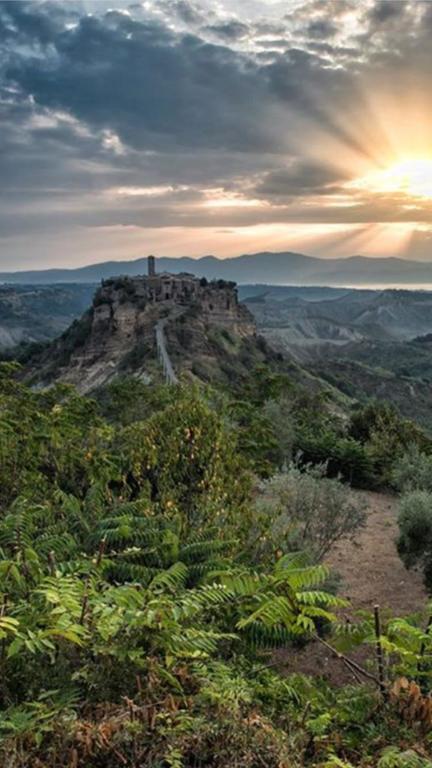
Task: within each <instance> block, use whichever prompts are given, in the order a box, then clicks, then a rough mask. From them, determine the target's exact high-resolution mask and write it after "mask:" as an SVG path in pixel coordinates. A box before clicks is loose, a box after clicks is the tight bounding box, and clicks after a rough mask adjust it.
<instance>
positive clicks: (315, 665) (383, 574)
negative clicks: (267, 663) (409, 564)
mask: <svg viewBox="0 0 432 768" xmlns="http://www.w3.org/2000/svg"><path fill="white" fill-rule="evenodd" d="M358 496H359V497H361V498H362V499H363V500H364V502H365V503H366V505H367V522H366V526H365V528H364V529H363V530H362V531H361V532H360V533H359V534H358V535H357V536H356V539H355V541H353V542H352V541H341V542H340V543H338V544H336V545H335V546H334V547H333V549H332V551H331V553H330V555H329V556H328V558H327V560H326V563H327V565H329V566H331V568H332V569H334V570H335V571H337V572H338V573H339V574H340V577H341V583H340V586H339V595H340V596H341V597H346V598H347V599H349V601H350V608H349V610H347V611H344V612H343V613H344V615H346V616H348V615H350V614H352V613H354V612H355V611H358V610H367V611H371V610H372V609H373V606H374V605H375V603H377V604H379V605H380V607H381V609H382V610H383V611H386V610H387V611H388V610H390V611H391V612H392V613H393V614H394V615H398V616H402V615H404V614H407V613H414V612H416V611H421V610H424V608H425V604H426V600H427V595H426V592H425V589H424V587H423V583H422V578H421V574H420V573H418V572H416V571H413V570H411V571H408V570H407V569H406V568H405V567H404V565H403V563H402V562H401V560H400V558H399V555H398V553H397V549H396V538H397V534H398V526H397V507H398V503H397V499H396V498H395V497H392V496H388V495H385V494H379V493H372V492H358ZM350 655H351V656H352V658H355V659H356V660H357V661H360V662H361V663H365V662H366V661H367V655H368V651H367V649H365V648H362V649H359V650H357V651H356V652H355V653H354V654H350ZM277 657H279V658H280V659H281V662H282V663H283V665H284V669H285V671H286V672H287V673H290V672H294V671H295V672H303V673H306V674H311V675H317V676H318V675H323V676H325V677H326V678H327V679H329V680H330V681H331V682H333V683H335V684H343V683H347V682H354V679H353V678H352V677H351V676H350V674H349V672H347V670H346V669H345V667H344V666H343V665H342V664H341V662H340V661H339V660H337V659H335V658H334V657H333V656H331V655H330V654H329V653H328V652H327V651H326V649H325V648H323V647H322V646H321V645H319V644H318V643H310V644H309V645H308V646H307V648H305V649H304V650H301V651H296V652H294V653H293V652H292V651H282V650H281V651H279V652H278V654H277Z"/></svg>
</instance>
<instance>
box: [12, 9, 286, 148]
mask: <svg viewBox="0 0 432 768" xmlns="http://www.w3.org/2000/svg"><path fill="white" fill-rule="evenodd" d="M7 74H8V76H9V78H10V79H11V80H12V81H14V82H15V83H16V84H18V86H19V87H20V88H22V89H23V90H24V91H25V92H26V93H29V94H32V95H33V97H34V99H35V100H36V102H37V103H38V104H40V105H42V106H44V107H49V108H50V109H54V110H59V109H61V110H67V111H70V112H72V113H73V114H74V115H75V116H76V117H77V118H78V119H80V120H83V121H85V122H86V123H87V124H89V125H92V126H93V127H94V128H96V129H101V128H104V127H105V128H107V127H109V128H110V129H111V130H113V131H115V132H116V133H117V134H118V136H119V137H120V139H121V140H122V141H124V142H125V143H126V144H128V145H131V146H133V147H135V148H140V149H145V148H160V147H166V146H168V144H169V143H171V144H175V145H177V146H178V145H181V146H202V147H205V146H213V147H219V148H220V149H228V148H240V146H241V147H242V148H244V149H250V150H254V151H257V150H259V149H263V148H264V147H265V145H267V146H268V145H270V143H271V141H273V140H274V138H275V135H276V134H275V133H274V132H272V131H270V130H269V126H268V125H267V124H266V121H265V119H264V118H265V112H266V110H270V109H271V103H270V100H269V98H268V96H267V94H266V91H265V83H264V81H263V79H262V78H261V77H260V76H259V72H257V68H256V65H254V64H253V63H252V62H250V61H248V60H247V59H245V57H242V56H240V55H239V54H238V53H236V52H234V51H232V50H230V49H229V48H227V47H223V46H217V45H210V44H208V43H203V41H202V40H201V39H199V38H198V37H195V36H192V35H188V36H175V35H174V34H172V33H171V32H170V31H169V30H167V29H166V28H163V27H162V26H160V25H156V24H155V23H144V22H136V21H134V20H132V19H131V18H129V17H127V16H124V15H122V14H116V13H110V14H106V16H105V17H104V18H103V19H98V18H96V17H85V18H82V19H81V20H80V22H79V24H78V25H77V26H76V27H75V28H74V29H71V30H69V31H68V32H63V33H62V34H61V35H59V37H58V39H57V41H56V50H55V52H54V53H53V54H51V53H47V55H46V57H45V58H41V57H34V58H31V57H28V56H26V57H22V58H21V60H20V61H16V62H14V63H12V64H11V66H10V67H9V68H8V70H7ZM251 103H254V114H253V119H251V116H250V111H249V108H248V107H249V105H250V104H251ZM272 134H273V135H272Z"/></svg>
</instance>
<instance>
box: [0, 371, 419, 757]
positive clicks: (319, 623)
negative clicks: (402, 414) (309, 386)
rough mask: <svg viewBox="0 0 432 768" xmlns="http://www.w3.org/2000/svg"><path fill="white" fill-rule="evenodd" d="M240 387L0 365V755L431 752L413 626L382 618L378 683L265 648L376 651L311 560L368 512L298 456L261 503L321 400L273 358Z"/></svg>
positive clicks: (364, 625) (368, 632)
mask: <svg viewBox="0 0 432 768" xmlns="http://www.w3.org/2000/svg"><path fill="white" fill-rule="evenodd" d="M242 386H243V385H242ZM240 395H243V397H241V396H240ZM236 396H239V397H238V399H236V400H232V399H230V398H229V397H227V396H226V395H224V394H221V393H217V392H214V391H211V390H206V389H203V388H201V389H199V390H198V389H194V388H193V387H188V388H187V389H186V388H182V387H179V388H177V387H176V388H174V387H172V388H168V387H155V388H152V387H146V386H145V385H144V384H142V383H141V382H139V381H136V380H132V381H131V380H128V379H124V380H119V381H117V382H115V383H113V384H111V385H110V386H109V387H107V388H106V389H105V390H104V392H101V393H99V394H98V399H97V400H95V399H89V398H84V397H81V396H79V395H78V394H77V393H76V391H74V390H73V389H72V388H71V387H69V386H65V385H57V386H55V387H52V388H51V389H48V390H44V391H34V390H31V389H29V388H28V387H27V386H26V385H25V384H23V383H20V381H19V379H17V375H16V368H15V366H13V365H11V364H3V365H2V366H1V367H0V574H1V583H0V764H2V765H6V766H8V768H28V767H29V766H35V768H42V766H43V768H58V766H60V765H61V766H68V767H69V766H70V767H71V768H102V766H103V768H118V766H130V768H196V767H197V766H209V767H212V768H225V767H226V766H231V765H232V766H238V767H239V768H243V767H244V768H259V766H267V767H268V768H302V767H303V766H321V767H322V768H324V766H350V765H351V766H355V768H360V767H361V768H368V767H369V766H372V765H378V766H380V768H386V766H390V765H393V766H398V765H404V766H408V765H410V764H412V765H413V766H419V768H420V767H421V768H430V766H431V765H432V763H431V762H430V760H429V759H428V755H429V752H430V749H429V746H430V745H429V746H428V744H429V737H428V735H427V731H428V728H429V727H430V724H431V722H432V708H431V709H430V710H429V709H428V706H429V704H428V702H430V699H429V698H428V696H427V691H429V689H430V683H431V682H432V677H431V673H432V669H431V663H430V656H431V654H432V638H431V637H430V636H429V633H428V632H427V631H425V630H424V629H422V628H421V627H422V626H423V624H422V623H421V621H414V620H411V619H408V620H406V619H404V620H401V619H392V618H391V617H390V618H389V619H387V618H386V619H385V621H384V622H383V632H382V637H381V647H382V649H383V653H384V654H386V655H388V659H390V658H391V659H392V664H391V666H390V665H389V666H388V667H387V668H386V671H385V680H384V681H383V680H381V679H377V677H376V675H377V673H376V672H375V670H374V668H373V667H372V668H371V669H370V670H369V672H368V671H367V670H363V671H360V673H359V674H361V675H363V677H362V679H363V680H364V684H363V683H360V682H359V683H358V685H355V686H350V687H348V688H347V687H341V688H331V687H330V686H329V685H328V684H327V683H325V682H323V681H322V680H319V679H318V680H314V679H311V678H309V677H307V676H306V675H300V674H295V673H294V674H290V675H289V676H283V675H282V674H280V671H279V669H278V665H277V662H275V661H274V658H273V657H272V655H271V653H272V650H273V649H274V648H280V647H285V648H286V649H290V648H291V649H292V648H293V647H294V646H297V645H298V644H299V643H302V644H305V645H306V649H307V647H308V646H307V643H308V642H309V641H310V640H312V639H314V641H315V643H318V644H320V643H330V644H332V645H334V646H337V647H338V648H339V649H340V652H341V653H345V652H346V651H347V649H348V648H350V647H352V646H355V645H356V644H358V643H360V642H362V643H366V644H372V646H373V647H374V646H375V643H376V637H375V636H374V631H373V622H372V621H371V619H370V617H362V620H361V621H360V620H359V621H358V622H355V623H353V624H346V623H343V624H341V625H340V624H339V621H338V618H337V611H338V608H340V607H343V606H344V601H343V600H341V599H340V598H338V597H337V596H336V595H335V594H333V592H332V591H331V590H329V589H328V588H326V587H328V584H329V576H330V574H329V571H328V569H327V568H326V567H325V566H324V565H323V564H322V563H321V562H320V561H321V560H322V558H323V555H324V554H325V552H326V551H327V550H328V548H329V547H330V546H331V544H332V543H333V542H334V541H336V540H337V539H338V538H340V536H342V535H343V534H351V533H353V532H354V531H355V530H356V529H357V528H358V526H359V525H361V523H362V519H363V512H362V509H361V508H360V507H359V506H358V505H357V504H355V503H354V501H353V499H352V498H351V496H350V493H349V489H348V488H347V486H346V485H343V484H342V482H341V480H339V479H335V478H327V477H325V470H324V469H323V468H312V467H305V466H303V465H302V462H301V461H300V464H298V465H296V466H294V467H293V466H289V467H288V466H287V467H286V471H284V472H283V473H282V474H281V475H280V476H279V477H277V478H276V479H274V480H269V481H268V482H266V483H265V486H264V489H263V490H262V494H261V496H260V494H258V499H257V498H256V490H254V485H253V483H254V473H256V472H257V471H258V472H259V473H260V474H261V475H262V476H264V477H265V476H267V475H269V474H270V473H274V470H275V468H276V467H277V466H278V465H281V466H282V465H283V464H286V465H288V462H289V458H290V454H291V452H292V451H295V450H296V449H297V447H298V441H299V439H300V438H299V435H301V434H302V429H304V428H305V425H306V424H309V425H310V424H311V423H312V422H311V420H312V418H313V417H316V419H317V422H316V423H317V428H316V432H317V433H318V428H319V424H320V423H321V422H320V421H319V419H321V418H325V417H324V416H323V415H322V414H321V412H320V410H319V408H318V407H317V408H316V410H315V411H314V410H313V408H309V407H306V405H303V407H301V401H300V397H299V394H298V392H296V391H295V388H293V387H292V386H291V384H290V382H288V381H287V380H286V379H285V378H284V377H280V376H278V375H276V376H275V375H273V374H271V375H270V374H268V372H267V373H266V372H265V371H260V372H257V373H256V375H252V376H251V378H250V380H249V382H245V383H244V387H243V392H241V391H240V389H239V391H238V392H236ZM313 402H314V401H313V400H310V401H309V404H312V405H313ZM245 403H247V404H248V405H249V407H250V410H249V411H248V412H246V410H245V408H244V404H245ZM242 413H244V414H245V415H244V417H243V420H242ZM281 414H283V420H284V421H285V419H286V421H287V424H284V425H282V426H281V432H282V435H280V434H278V429H277V426H278V421H279V418H282V416H281ZM313 414H315V416H313ZM260 419H262V420H263V421H260ZM308 419H309V421H308ZM358 423H359V422H358V420H357V421H356V424H357V425H358ZM361 423H363V422H361ZM264 427H265V429H264ZM329 429H330V424H329ZM266 430H267V432H266ZM344 430H345V432H344ZM346 430H347V427H346V426H345V427H343V426H339V425H338V426H337V429H335V431H334V435H335V440H336V439H337V440H342V439H351V440H355V438H354V437H351V438H350V437H348V436H347V434H346ZM262 434H264V436H265V435H266V434H267V442H266V441H265V440H264V441H263V443H262V444H261V443H260V435H262ZM370 434H371V432H370V430H369V431H368V432H367V435H363V436H362V438H361V441H360V440H359V442H358V444H359V445H362V446H365V450H368V441H369V439H370ZM270 438H272V439H270ZM303 464H304V462H303ZM264 491H265V494H264ZM263 497H265V499H264V500H265V503H264V504H263V503H262V502H263ZM260 499H261V500H260ZM278 526H282V527H283V530H282V528H280V527H278ZM299 549H301V550H302V551H301V552H299V551H298V550H299ZM324 632H325V639H323V633H324ZM340 658H341V664H348V666H349V664H350V662H349V660H348V657H346V656H343V657H340ZM351 668H352V667H351ZM405 680H406V682H405ZM415 681H418V683H419V685H420V686H421V689H420V687H419V686H417V688H416V689H415V690H414V688H412V685H417V682H415ZM380 686H381V688H383V687H384V688H385V695H383V694H382V692H381V688H380ZM416 707H417V708H416ZM389 745H393V746H392V747H391V748H390V747H389ZM404 761H405V762H404ZM408 761H411V762H408Z"/></svg>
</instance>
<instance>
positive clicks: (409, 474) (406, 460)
mask: <svg viewBox="0 0 432 768" xmlns="http://www.w3.org/2000/svg"><path fill="white" fill-rule="evenodd" d="M392 485H393V486H394V487H395V488H396V490H398V491H402V492H405V491H415V490H421V491H429V492H432V456H429V455H428V454H426V453H422V452H421V451H420V449H419V447H418V446H417V445H415V444H413V445H410V446H409V447H408V450H407V451H406V453H404V454H403V455H402V456H400V457H398V459H397V460H396V462H395V465H394V467H393V471H392Z"/></svg>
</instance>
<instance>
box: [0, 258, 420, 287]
mask: <svg viewBox="0 0 432 768" xmlns="http://www.w3.org/2000/svg"><path fill="white" fill-rule="evenodd" d="M431 256H432V254H431ZM156 264H157V270H158V271H167V272H174V273H176V272H192V273H194V274H195V275H197V276H198V277H206V278H207V279H210V280H211V279H214V278H216V279H217V278H223V279H226V280H234V281H235V282H237V283H240V284H251V283H263V284H272V285H290V284H291V285H295V284H296V285H305V286H307V285H310V286H312V285H315V286H320V285H321V286H356V285H357V286H368V285H370V286H376V285H403V286H407V287H409V286H415V287H419V285H422V284H428V285H432V263H429V262H422V261H408V260H406V259H401V258H396V257H385V258H383V257H377V258H374V257H371V256H350V257H347V258H331V259H324V258H317V257H315V256H307V255H305V254H302V253H295V252H292V251H282V252H271V251H261V252H259V253H249V254H243V255H241V256H234V257H230V258H226V259H219V258H217V257H216V256H210V255H207V256H203V257H201V258H197V259H194V258H191V257H188V256H181V257H177V258H172V257H166V256H162V257H159V258H157V259H156ZM146 271H147V257H142V258H138V259H134V260H131V261H113V260H111V261H105V262H100V263H98V264H89V265H87V266H84V267H75V268H74V267H69V268H53V269H43V270H21V271H15V272H7V271H4V272H0V281H2V282H6V283H21V284H25V283H27V284H37V283H39V284H49V283H98V282H100V281H101V280H103V279H106V278H109V277H115V276H118V275H129V276H133V275H139V274H145V273H146Z"/></svg>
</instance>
